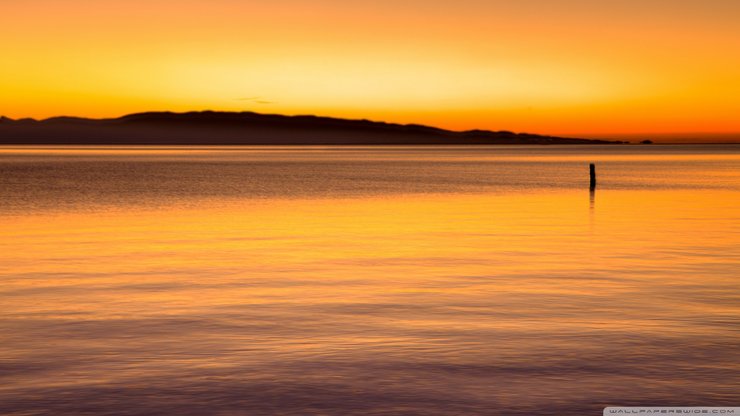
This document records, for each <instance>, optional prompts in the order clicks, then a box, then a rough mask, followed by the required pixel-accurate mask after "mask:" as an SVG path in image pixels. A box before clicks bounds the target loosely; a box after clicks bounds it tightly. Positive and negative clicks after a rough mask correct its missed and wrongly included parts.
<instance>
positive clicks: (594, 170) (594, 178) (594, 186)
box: [589, 163, 596, 191]
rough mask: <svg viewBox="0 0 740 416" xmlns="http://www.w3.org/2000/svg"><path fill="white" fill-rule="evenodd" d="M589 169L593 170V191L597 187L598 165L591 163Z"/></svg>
mask: <svg viewBox="0 0 740 416" xmlns="http://www.w3.org/2000/svg"><path fill="white" fill-rule="evenodd" d="M589 169H590V171H591V190H592V191H593V190H595V189H596V165H594V164H593V163H591V164H590V165H589Z"/></svg>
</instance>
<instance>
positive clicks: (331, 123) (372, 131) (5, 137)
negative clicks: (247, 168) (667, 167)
mask: <svg viewBox="0 0 740 416" xmlns="http://www.w3.org/2000/svg"><path fill="white" fill-rule="evenodd" d="M0 143H2V144H137V145H145V144H152V145H174V144H183V145H184V144H192V145H455V144H466V145H467V144H616V143H622V142H619V141H607V140H587V139H576V138H562V137H552V136H541V135H536V134H528V133H513V132H509V131H487V130H469V131H462V132H457V131H450V130H444V129H439V128H436V127H429V126H423V125H417V124H392V123H383V122H375V121H368V120H347V119H340V118H330V117H318V116H284V115H274V114H258V113H253V112H215V111H202V112H188V113H171V112H148V113H138V114H130V115H127V116H123V117H120V118H112V119H88V118H80V117H54V118H49V119H46V120H34V119H18V120H13V119H9V118H7V117H1V118H0Z"/></svg>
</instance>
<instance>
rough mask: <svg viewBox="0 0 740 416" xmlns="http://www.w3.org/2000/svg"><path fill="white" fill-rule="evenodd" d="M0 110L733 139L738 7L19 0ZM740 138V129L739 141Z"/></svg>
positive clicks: (650, 1)
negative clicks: (289, 117)
mask: <svg viewBox="0 0 740 416" xmlns="http://www.w3.org/2000/svg"><path fill="white" fill-rule="evenodd" d="M0 10H1V12H0V38H1V39H3V46H2V65H0V114H4V115H7V116H10V117H14V118H16V117H27V116H31V117H48V116H54V115H61V114H65V115H80V116H93V117H108V116H119V115H123V114H126V113H131V112H139V111H148V110H173V111H187V110H203V109H212V110H250V111H258V112H270V113H286V114H307V113H311V114H320V115H332V116H339V117H351V118H370V119H375V120H386V121H395V122H416V123H424V124H431V125H437V126H441V127H447V128H452V129H468V128H487V129H494V130H499V129H506V130H514V131H529V132H537V133H548V134H570V135H593V136H603V135H612V134H614V135H621V134H630V133H659V132H660V133H694V132H703V133H714V134H724V133H737V132H740V24H738V21H740V1H737V0H619V1H616V0H604V1H593V0H517V1H508V0H507V1H503V0H456V1H436V2H435V1H433V0H426V1H421V0H404V1H398V0H372V1H370V0H353V1H348V0H314V1H307V0H271V1H262V0H259V1H256V0H255V1H250V0H177V1H176V0H126V1H120V0H105V1H101V0H19V1H7V2H3V4H2V6H1V8H0ZM739 137H740V136H739Z"/></svg>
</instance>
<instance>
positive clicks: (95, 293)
mask: <svg viewBox="0 0 740 416" xmlns="http://www.w3.org/2000/svg"><path fill="white" fill-rule="evenodd" d="M738 206H740V193H739V192H736V191H734V190H716V189H715V190H695V189H675V190H666V189H663V190H660V191H641V190H607V191H601V190H597V192H596V193H595V194H594V195H589V192H588V190H587V189H584V190H558V191H550V192H529V193H527V192H523V193H510V192H500V193H482V194H481V193H479V194H470V193H443V194H419V195H410V194H387V195H375V196H372V195H371V196H365V197H360V198H350V197H333V198H321V199H312V198H292V199H271V198H267V199H238V198H237V199H235V198H210V199H202V200H199V201H196V202H194V203H191V204H187V205H185V204H168V205H163V206H159V207H156V208H147V207H143V208H142V207H140V208H137V209H132V208H131V207H130V206H109V207H107V208H106V209H99V210H95V211H92V212H84V211H80V210H61V211H43V212H29V213H27V214H23V213H17V212H14V213H12V215H10V214H7V215H5V216H4V217H3V221H2V223H3V233H2V234H1V235H0V264H1V265H2V269H0V278H1V279H2V286H1V287H0V299H1V300H2V302H0V316H2V319H0V337H1V338H2V340H3V342H2V343H1V344H0V368H4V369H5V371H3V372H0V381H2V383H0V398H3V397H4V398H5V400H0V403H4V404H0V410H2V411H3V412H4V413H8V414H13V412H17V414H25V413H23V412H26V413H28V412H29V411H30V413H33V412H36V413H38V414H47V413H48V414H75V413H83V412H84V411H92V412H94V413H96V414H115V412H114V410H115V409H119V410H120V409H127V411H128V413H130V414H153V413H154V414H156V413H158V412H164V413H169V414H175V413H177V414H250V415H253V414H254V415H262V414H265V415H266V414H496V413H495V412H494V413H488V412H489V411H490V409H505V410H506V411H505V412H504V411H502V413H504V414H530V413H532V412H534V413H532V414H596V413H594V412H597V411H599V412H600V410H599V409H600V408H601V407H603V406H606V405H608V404H619V405H628V404H641V405H647V404H651V405H661V404H664V405H669V404H670V405H676V404H683V405H720V404H725V405H730V404H732V403H733V401H737V399H738V398H739V396H738V393H737V386H738V384H739V383H740V377H739V376H738V374H740V371H738V370H740V364H739V362H738V353H737V351H738V349H737V347H738V345H740V333H738V332H737V328H738V323H740V322H739V319H738V316H740V315H739V313H740V299H739V297H740V290H739V289H740V285H739V283H738V274H737V272H738V270H739V269H740V268H739V266H740V251H738V247H739V246H740V212H739V211H738V208H737V207H738ZM70 397H75V398H79V399H75V400H72V399H70ZM86 406H87V407H86ZM111 409H113V410H111ZM276 412H277V413H276ZM281 412H282V413H281ZM373 412H375V413H373ZM383 412H385V413H383Z"/></svg>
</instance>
